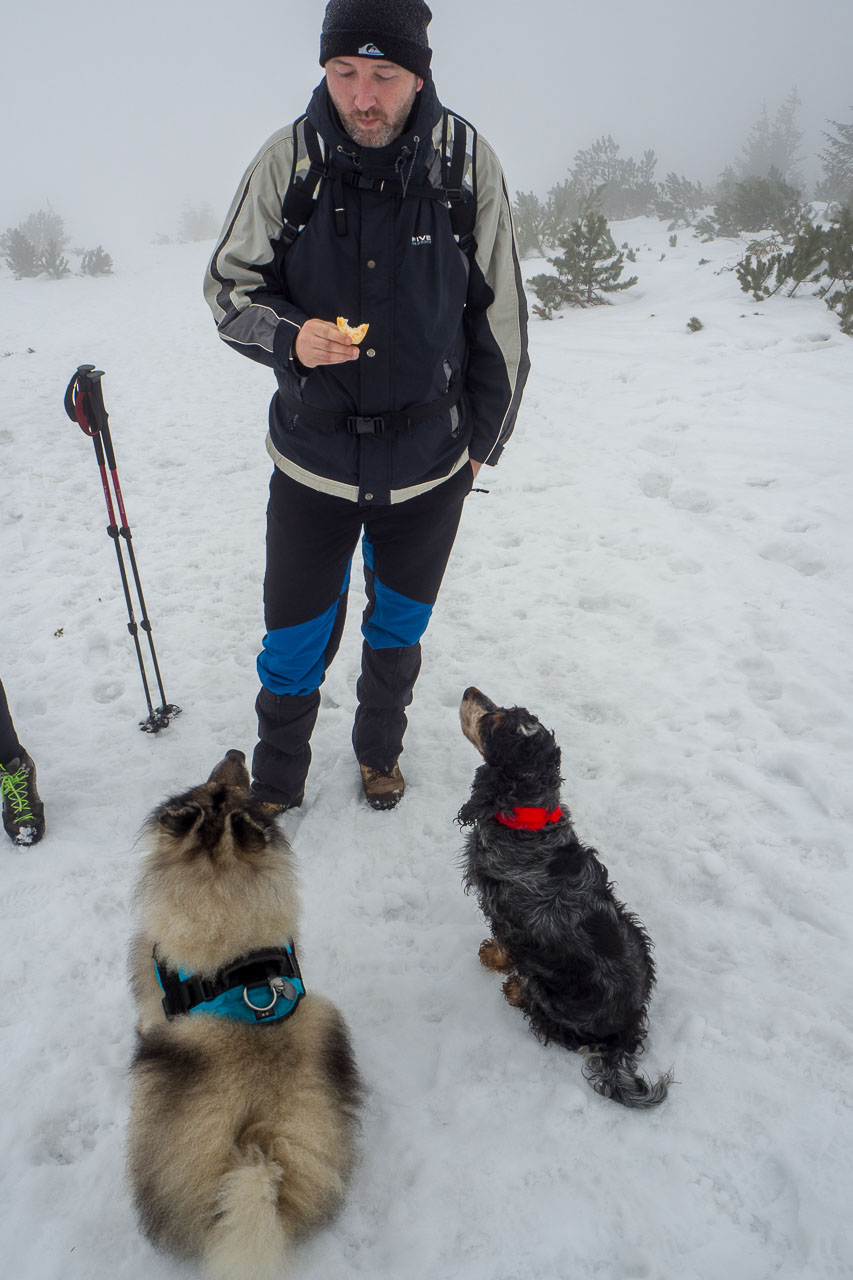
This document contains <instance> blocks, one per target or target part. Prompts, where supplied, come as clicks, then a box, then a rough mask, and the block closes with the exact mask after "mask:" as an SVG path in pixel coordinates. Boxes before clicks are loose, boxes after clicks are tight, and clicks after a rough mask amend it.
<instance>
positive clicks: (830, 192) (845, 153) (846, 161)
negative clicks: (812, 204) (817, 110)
mask: <svg viewBox="0 0 853 1280" xmlns="http://www.w3.org/2000/svg"><path fill="white" fill-rule="evenodd" d="M851 109H853V108H851ZM828 123H829V124H831V125H832V127H833V128H834V129H835V135H833V134H831V133H826V132H824V135H823V136H824V137H825V138H826V142H827V146H826V149H825V150H824V151H822V152H821V153H820V162H821V166H822V168H823V178H822V180H821V182H820V183H819V184H818V188H817V196H818V199H820V200H837V201H838V203H839V204H844V205H853V122H851V123H850V124H841V123H839V121H838V120H830V121H828Z"/></svg>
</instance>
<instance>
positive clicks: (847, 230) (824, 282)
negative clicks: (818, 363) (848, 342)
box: [735, 209, 853, 337]
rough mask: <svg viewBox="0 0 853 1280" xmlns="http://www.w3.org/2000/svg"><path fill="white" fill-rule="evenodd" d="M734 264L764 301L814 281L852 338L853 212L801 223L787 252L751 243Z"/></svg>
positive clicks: (745, 288) (744, 282)
mask: <svg viewBox="0 0 853 1280" xmlns="http://www.w3.org/2000/svg"><path fill="white" fill-rule="evenodd" d="M756 247H757V252H754V253H751V252H749V251H748V252H747V254H746V256H745V257H744V259H743V261H742V262H739V263H738V264H737V267H736V268H735V270H736V273H737V278H738V281H739V282H740V286H741V288H742V289H743V291H744V293H749V294H751V295H752V297H753V298H755V300H756V302H764V301H765V300H766V299H767V298H772V297H773V295H774V294H776V293H779V292H780V290H782V289H785V290H786V292H787V296H788V297H789V298H790V297H793V295H794V294H795V293H796V291H797V290H798V289H799V288H800V286H801V285H803V284H806V283H808V284H818V285H819V286H820V287H819V288H818V290H817V296H818V297H819V298H823V300H824V301H825V302H826V305H827V306H828V307H829V308H830V310H832V311H834V312H836V314H837V315H838V317H839V320H840V321H841V331H842V333H845V334H848V335H850V336H851V337H853V211H851V210H850V209H845V210H843V211H842V214H841V217H840V218H839V219H838V221H837V222H836V223H835V224H834V225H833V226H830V227H819V226H816V225H815V224H814V223H811V222H807V223H804V224H803V225H802V226H801V228H800V230H799V232H798V233H797V235H795V236H794V237H793V238H792V241H791V247H790V249H788V251H787V252H775V253H770V254H767V253H766V252H765V249H766V245H765V244H763V243H760V242H759V244H758V246H755V245H750V249H751V250H755V249H756Z"/></svg>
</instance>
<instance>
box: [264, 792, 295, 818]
mask: <svg viewBox="0 0 853 1280" xmlns="http://www.w3.org/2000/svg"><path fill="white" fill-rule="evenodd" d="M304 799H305V792H304V791H301V792H300V793H299V795H298V796H297V797H296V799H295V800H288V801H287V803H286V804H285V803H281V804H278V803H277V802H276V801H275V800H262V801H261V812H262V813H263V814H264V816H265V817H267V818H280V817H281V815H282V814H283V813H287V811H288V809H298V808H299V807H300V805H301V804H302V801H303V800H304Z"/></svg>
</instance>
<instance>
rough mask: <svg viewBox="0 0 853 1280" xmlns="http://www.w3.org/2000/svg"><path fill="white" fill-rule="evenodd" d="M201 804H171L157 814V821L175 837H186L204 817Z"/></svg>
mask: <svg viewBox="0 0 853 1280" xmlns="http://www.w3.org/2000/svg"><path fill="white" fill-rule="evenodd" d="M203 812H204V811H203V809H202V807H201V805H199V804H193V803H192V802H190V803H188V804H169V805H166V806H165V807H164V808H162V809H161V810H160V812H159V813H158V814H157V821H158V822H159V824H160V826H161V827H163V829H164V830H165V831H168V832H170V833H171V834H172V835H173V836H185V835H186V834H187V832H188V831H191V830H192V828H193V827H194V826H195V824H196V823H197V822H198V820H199V818H201V817H202V815H203Z"/></svg>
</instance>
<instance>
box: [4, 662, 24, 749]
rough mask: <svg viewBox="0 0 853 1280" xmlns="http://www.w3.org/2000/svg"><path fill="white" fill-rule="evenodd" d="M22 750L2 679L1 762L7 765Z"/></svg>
mask: <svg viewBox="0 0 853 1280" xmlns="http://www.w3.org/2000/svg"><path fill="white" fill-rule="evenodd" d="M22 750H23V748H22V746H21V744H20V742H19V741H18V735H17V733H16V732H15V726H14V724H13V723H12V716H11V713H10V711H9V704H8V702H7V701H6V691H5V689H4V688H3V681H2V680H0V764H2V765H6V764H8V763H9V762H10V760H14V759H16V758H17V757H18V756H19V755H20V754H21V752H22Z"/></svg>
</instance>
